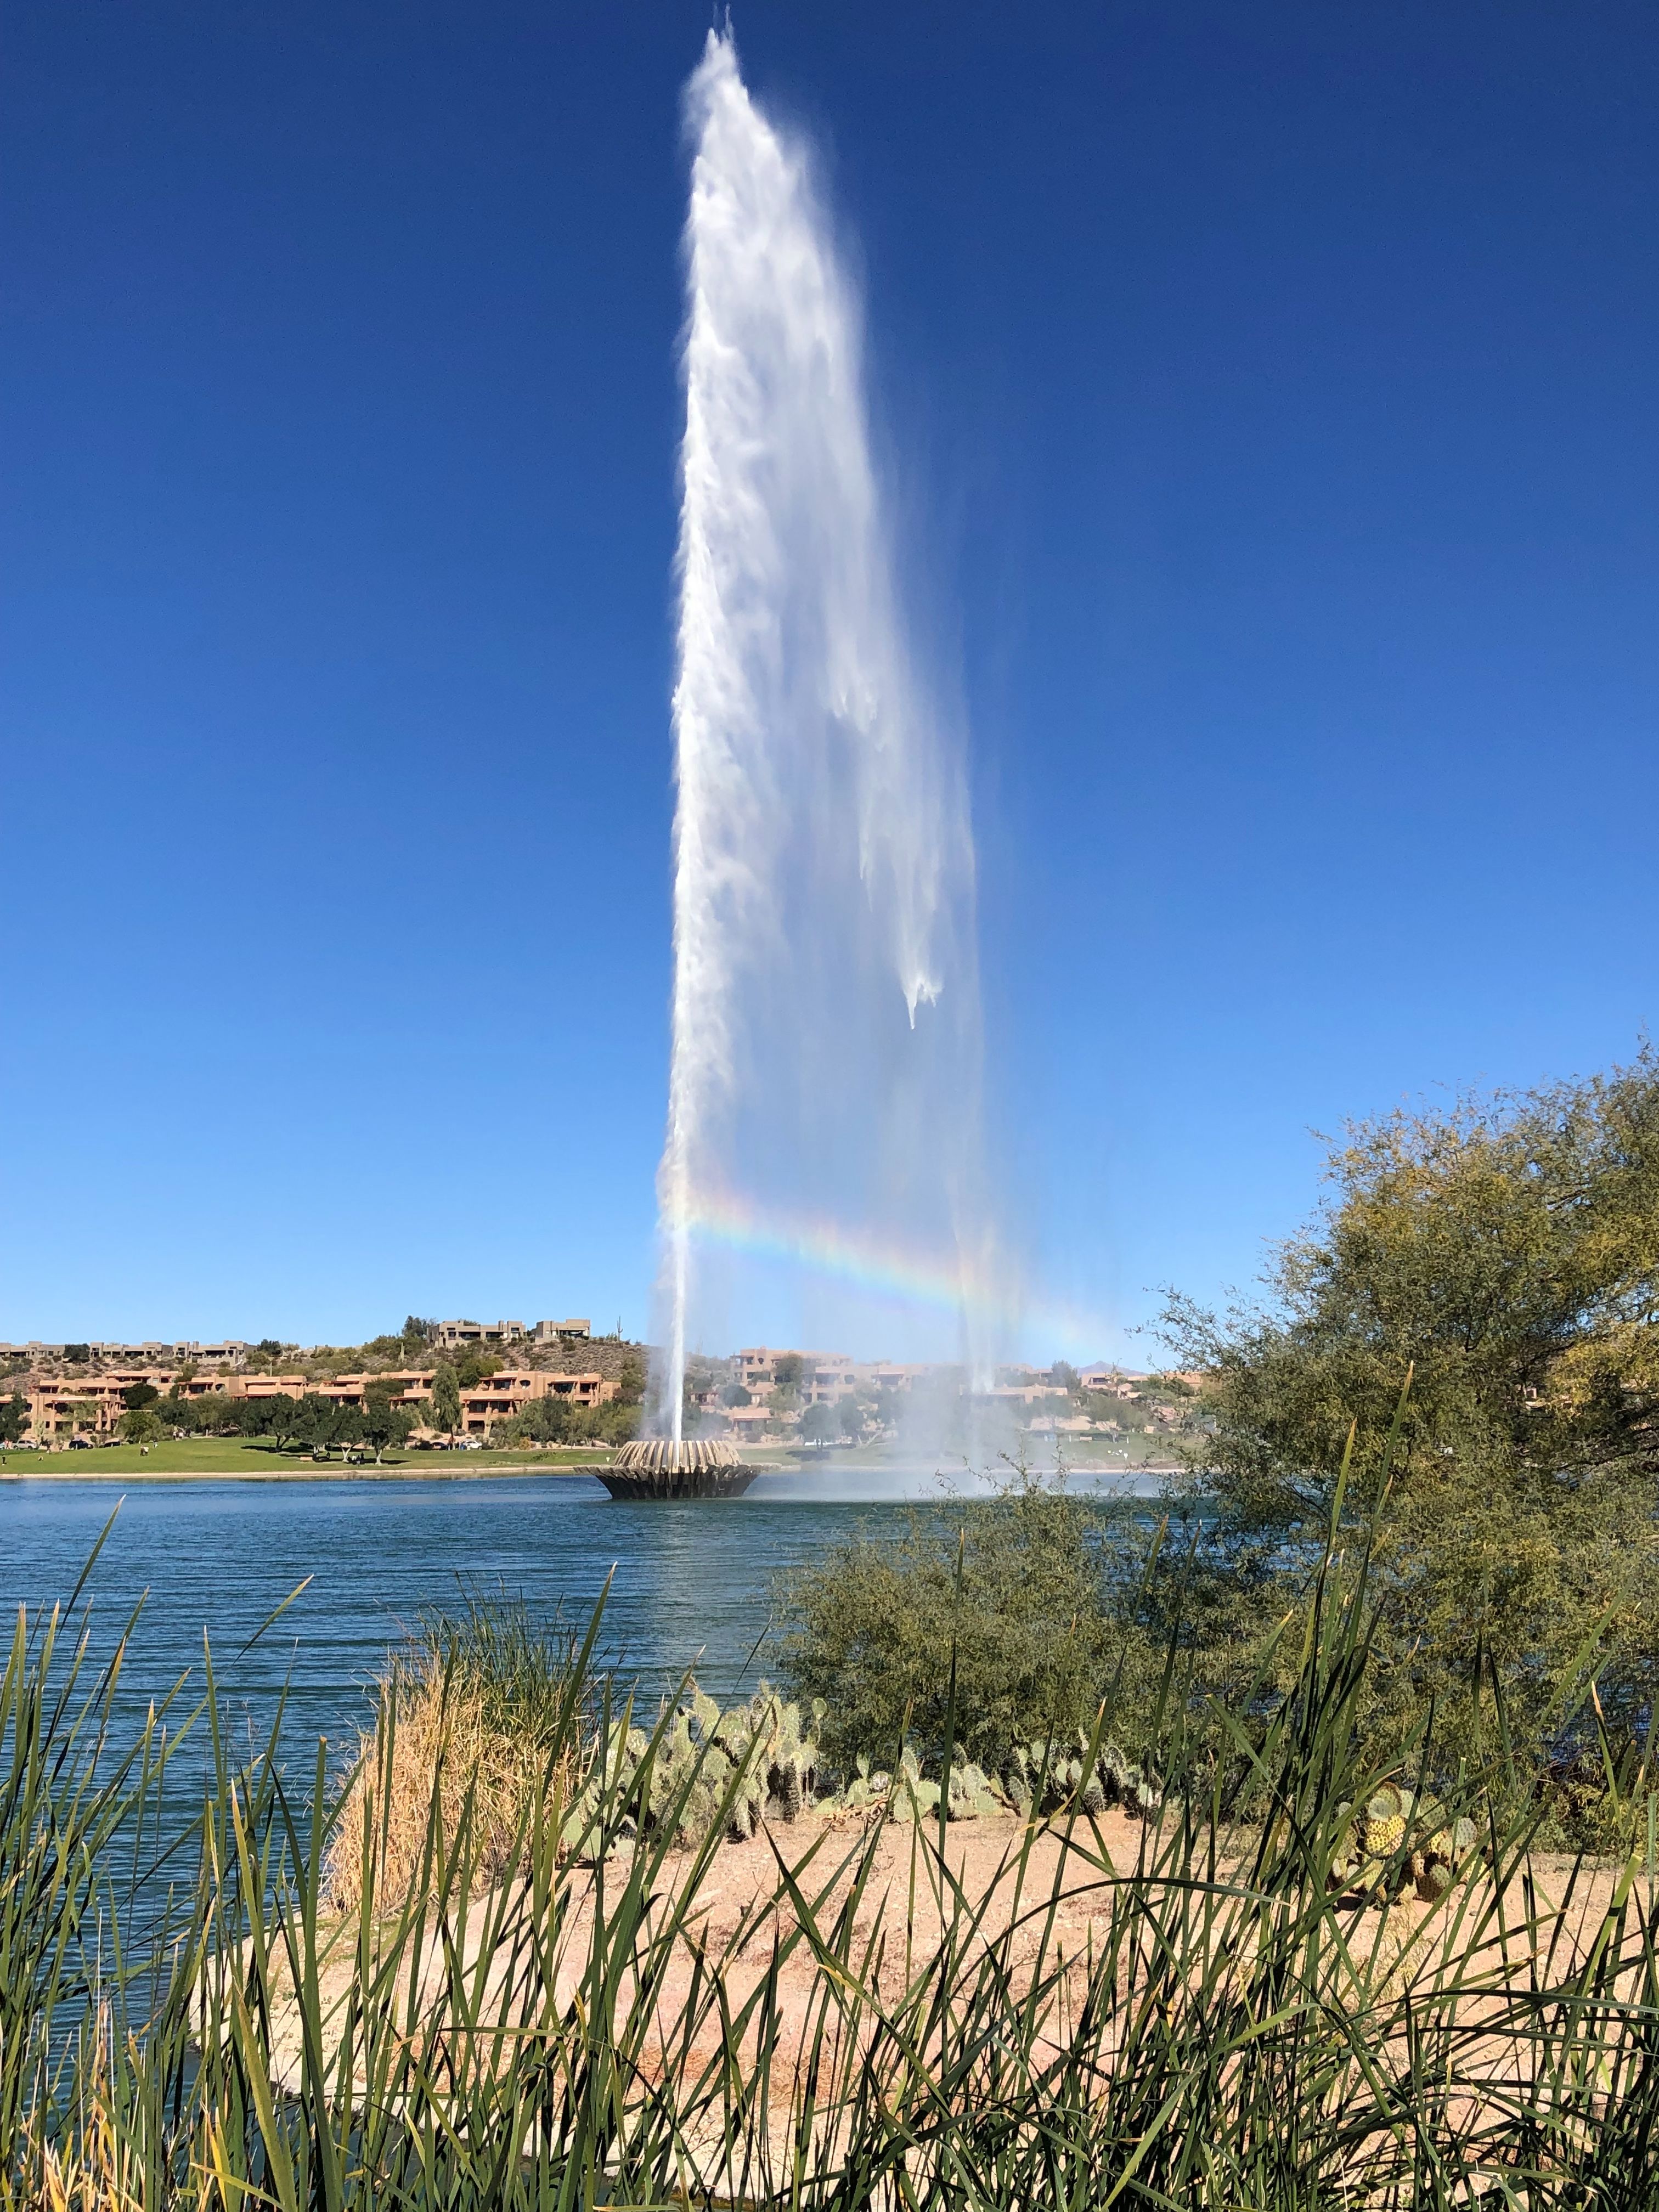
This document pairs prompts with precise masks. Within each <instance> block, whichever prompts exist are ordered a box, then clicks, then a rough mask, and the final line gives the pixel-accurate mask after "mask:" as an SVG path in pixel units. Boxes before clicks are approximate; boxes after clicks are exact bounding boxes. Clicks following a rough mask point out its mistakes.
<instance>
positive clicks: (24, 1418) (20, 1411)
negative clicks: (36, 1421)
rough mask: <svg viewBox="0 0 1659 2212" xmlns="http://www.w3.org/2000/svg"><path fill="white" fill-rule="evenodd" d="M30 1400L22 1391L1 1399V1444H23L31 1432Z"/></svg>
mask: <svg viewBox="0 0 1659 2212" xmlns="http://www.w3.org/2000/svg"><path fill="white" fill-rule="evenodd" d="M29 1425H30V1424H29V1407H28V1400H27V1398H25V1397H24V1396H23V1395H22V1394H21V1391H16V1390H15V1391H13V1393H12V1395H11V1396H10V1397H9V1398H4V1399H0V1444H15V1443H21V1441H22V1439H23V1438H24V1437H26V1436H27V1434H28V1431H29Z"/></svg>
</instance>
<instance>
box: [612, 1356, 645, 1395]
mask: <svg viewBox="0 0 1659 2212" xmlns="http://www.w3.org/2000/svg"><path fill="white" fill-rule="evenodd" d="M645 1382H646V1376H645V1362H644V1360H642V1359H641V1358H640V1355H639V1354H638V1352H629V1353H628V1354H627V1356H626V1357H625V1358H624V1359H623V1363H622V1364H621V1366H620V1367H619V1368H618V1369H617V1401H616V1402H617V1403H618V1404H620V1405H623V1406H638V1405H641V1404H643V1403H644V1401H645Z"/></svg>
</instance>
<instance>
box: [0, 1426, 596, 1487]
mask: <svg viewBox="0 0 1659 2212" xmlns="http://www.w3.org/2000/svg"><path fill="white" fill-rule="evenodd" d="M604 1457H605V1455H604V1454H601V1453H598V1452H574V1451H542V1452H526V1451H523V1450H520V1451H473V1452H467V1451H454V1452H449V1451H402V1452H388V1453H387V1454H386V1457H385V1459H384V1460H383V1461H382V1462H381V1463H380V1466H379V1467H378V1468H377V1467H376V1466H375V1464H374V1458H373V1456H372V1455H371V1456H370V1458H369V1459H368V1462H367V1463H366V1464H364V1465H362V1466H354V1467H346V1466H344V1465H343V1464H342V1462H341V1460H340V1456H339V1454H338V1453H336V1454H335V1455H334V1457H333V1458H332V1459H331V1460H330V1461H329V1462H327V1463H326V1464H325V1463H324V1462H321V1461H319V1460H313V1458H312V1457H311V1455H310V1454H309V1453H308V1452H297V1451H287V1452H277V1451H276V1450H275V1449H273V1448H272V1447H271V1446H270V1444H268V1443H258V1442H250V1441H245V1440H244V1439H243V1438H241V1437H187V1438H186V1439H185V1441H183V1442H182V1443H160V1444H152V1445H151V1446H150V1448H149V1453H148V1455H146V1454H145V1453H144V1452H143V1450H142V1449H140V1447H139V1446H138V1445H137V1444H102V1445H99V1446H96V1447H95V1448H94V1449H93V1450H91V1451H62V1452H33V1451H8V1452H5V1453H3V1454H0V1474H5V1475H24V1476H28V1475H41V1476H57V1477H60V1478H64V1479H65V1480H82V1481H85V1480H88V1479H89V1478H94V1477H99V1476H104V1475H120V1476H122V1477H125V1478H131V1477H132V1476H135V1475H136V1476H138V1477H140V1478H142V1477H145V1476H150V1475H178V1474H201V1475H208V1474H242V1475H253V1476H259V1477H263V1478H264V1479H265V1480H276V1481H290V1482H292V1481H307V1480H317V1479H319V1478H326V1477H328V1476H330V1475H332V1476H334V1477H335V1478H336V1479H338V1477H340V1476H341V1475H343V1474H351V1475H358V1474H398V1475H428V1476H432V1477H435V1478H442V1477H444V1476H453V1475H466V1474H482V1473H483V1472H484V1471H485V1470H486V1469H489V1470H494V1471H495V1472H497V1473H499V1472H501V1470H503V1469H506V1468H513V1469H517V1470H520V1471H521V1472H523V1473H525V1474H545V1473H548V1472H550V1471H557V1470H558V1469H560V1468H571V1467H592V1466H594V1465H596V1464H598V1463H600V1462H602V1461H603V1459H604Z"/></svg>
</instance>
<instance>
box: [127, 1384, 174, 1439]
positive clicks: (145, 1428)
mask: <svg viewBox="0 0 1659 2212" xmlns="http://www.w3.org/2000/svg"><path fill="white" fill-rule="evenodd" d="M157 1395H160V1394H159V1393H158V1394H157ZM120 1431H121V1441H122V1443H129V1444H154V1443H160V1442H161V1437H163V1435H164V1434H165V1433H166V1431H164V1430H163V1429H162V1426H161V1420H160V1419H159V1417H158V1416H157V1415H156V1413H155V1411H154V1410H153V1409H152V1408H151V1407H149V1406H135V1407H131V1408H130V1409H129V1411H128V1412H126V1413H123V1414H122V1416H121V1419H120Z"/></svg>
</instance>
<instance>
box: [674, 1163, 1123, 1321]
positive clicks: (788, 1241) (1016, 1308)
mask: <svg viewBox="0 0 1659 2212" xmlns="http://www.w3.org/2000/svg"><path fill="white" fill-rule="evenodd" d="M682 1225H683V1226H684V1229H685V1230H686V1231H688V1232H689V1234H690V1236H691V1237H693V1238H694V1239H695V1240H696V1241H698V1242H701V1243H708V1244H715V1245H719V1246H720V1247H722V1248H723V1249H725V1250H726V1251H729V1252H741V1253H744V1254H747V1255H750V1257H752V1258H756V1259H763V1260H781V1261H790V1262H793V1264H794V1265H795V1266H797V1267H810V1268H811V1269H812V1271H813V1272H814V1273H817V1274H820V1275H826V1276H829V1278H830V1279H833V1280H835V1281H837V1282H842V1283H848V1284H851V1285H854V1287H855V1288H857V1289H859V1290H861V1291H869V1292H871V1293H872V1294H873V1295H874V1296H876V1297H884V1298H893V1299H897V1300H901V1301H902V1302H903V1303H905V1304H910V1305H918V1306H931V1307H933V1308H935V1309H936V1310H939V1311H942V1312H945V1313H960V1314H965V1315H972V1316H976V1317H980V1318H982V1319H984V1320H987V1321H990V1322H1001V1323H1003V1324H1005V1325H1006V1326H1007V1327H1009V1328H1016V1327H1018V1325H1019V1324H1020V1323H1022V1322H1024V1323H1026V1324H1028V1325H1029V1324H1030V1323H1033V1322H1036V1323H1037V1324H1039V1325H1040V1326H1042V1327H1045V1328H1048V1329H1049V1330H1052V1331H1056V1332H1058V1333H1059V1334H1061V1335H1063V1336H1064V1337H1065V1338H1066V1340H1068V1341H1069V1342H1072V1343H1074V1344H1082V1343H1088V1344H1090V1345H1091V1346H1093V1345H1095V1344H1096V1343H1097V1342H1100V1341H1103V1340H1104V1337H1105V1334H1106V1328H1107V1324H1106V1323H1105V1322H1103V1321H1102V1320H1101V1319H1100V1318H1099V1317H1098V1316H1095V1315H1092V1314H1088V1313H1085V1312H1083V1311H1081V1310H1079V1309H1077V1308H1074V1307H1071V1306H1067V1305H1065V1304H1056V1303H1055V1302H1054V1301H1053V1300H1051V1299H1047V1298H1044V1299H1041V1300H1033V1299H1032V1298H1031V1297H1029V1296H1028V1295H1027V1294H1026V1292H1025V1289H1024V1285H1023V1284H1022V1283H1021V1282H1020V1281H1019V1279H1018V1276H1017V1274H1016V1273H1015V1272H1014V1271H1013V1270H1012V1268H1001V1269H998V1270H995V1271H993V1270H992V1269H991V1268H989V1267H985V1266H983V1265H977V1266H976V1265H975V1263H974V1262H973V1261H971V1260H970V1259H969V1255H967V1254H965V1253H961V1254H958V1255H954V1256H952V1257H949V1258H946V1257H944V1256H942V1255H939V1253H937V1252H927V1251H923V1250H921V1249H916V1248H914V1247H907V1246H906V1245H904V1244H902V1243H899V1242H897V1241H896V1239H894V1238H892V1237H880V1236H875V1235H871V1234H866V1233H860V1232H858V1231H854V1230H851V1229H848V1227H847V1226H846V1225H844V1224H843V1223H842V1222H840V1221H837V1220H835V1219H834V1218H831V1217H830V1216H829V1215H828V1214H812V1213H805V1212H797V1213H786V1212H780V1211H778V1210H777V1209H775V1208H774V1209H769V1210H767V1211H765V1212H763V1211H762V1209H761V1208H760V1207H759V1206H757V1205H756V1204H755V1203H754V1202H753V1200H750V1199H747V1198H744V1197H743V1196H742V1195H740V1194H738V1193H737V1192H735V1191H731V1190H722V1191H718V1192H710V1191H702V1192H699V1193H697V1194H695V1195H694V1197H693V1200H692V1203H691V1205H690V1207H689V1208H688V1210H687V1212H686V1214H685V1216H684V1222H683V1224H682ZM674 1226H675V1225H674V1224H672V1223H665V1224H664V1227H665V1229H667V1230H669V1231H672V1229H673V1227H674Z"/></svg>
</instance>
